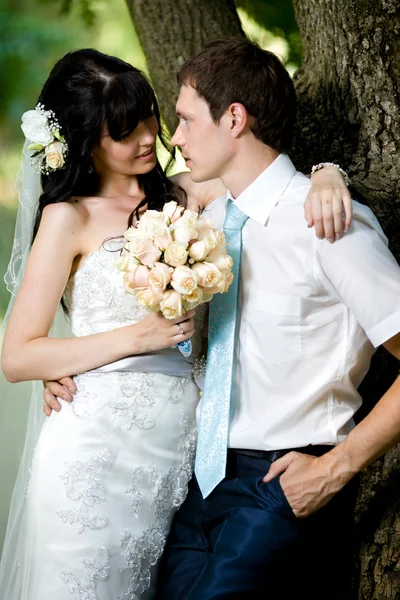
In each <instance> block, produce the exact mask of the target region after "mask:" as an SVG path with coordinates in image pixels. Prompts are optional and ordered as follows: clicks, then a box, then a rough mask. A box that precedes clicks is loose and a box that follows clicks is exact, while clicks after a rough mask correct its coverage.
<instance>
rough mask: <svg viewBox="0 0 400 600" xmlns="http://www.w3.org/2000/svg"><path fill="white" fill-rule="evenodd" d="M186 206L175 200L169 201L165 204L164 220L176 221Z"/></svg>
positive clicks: (168, 221)
mask: <svg viewBox="0 0 400 600" xmlns="http://www.w3.org/2000/svg"><path fill="white" fill-rule="evenodd" d="M184 210H185V209H184V207H183V206H180V205H179V204H178V203H177V202H175V200H171V202H167V203H166V204H164V206H163V213H164V220H165V222H167V223H175V222H176V221H177V220H178V219H180V217H181V216H182V213H183V211H184Z"/></svg>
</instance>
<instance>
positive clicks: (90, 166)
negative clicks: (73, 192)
mask: <svg viewBox="0 0 400 600" xmlns="http://www.w3.org/2000/svg"><path fill="white" fill-rule="evenodd" d="M87 171H88V173H89V175H91V174H92V173H93V165H91V164H90V165H89V166H88V170H87Z"/></svg>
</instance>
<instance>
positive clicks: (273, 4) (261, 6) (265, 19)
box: [235, 0, 302, 68]
mask: <svg viewBox="0 0 400 600" xmlns="http://www.w3.org/2000/svg"><path fill="white" fill-rule="evenodd" d="M235 4H236V6H237V8H242V9H243V10H245V11H246V13H247V14H248V15H249V16H250V17H252V18H253V19H254V20H255V21H256V22H257V23H258V24H259V25H262V26H263V27H264V28H265V29H267V30H268V31H271V32H272V33H273V34H274V35H275V36H279V37H282V38H285V39H286V40H287V42H288V44H289V55H288V62H290V63H292V64H293V65H295V66H296V67H297V68H298V67H300V65H301V58H302V46H301V39H300V33H299V30H298V27H297V23H296V19H295V17H294V10H293V4H292V0H235Z"/></svg>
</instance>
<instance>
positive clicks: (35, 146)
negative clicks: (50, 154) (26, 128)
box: [27, 142, 43, 152]
mask: <svg viewBox="0 0 400 600" xmlns="http://www.w3.org/2000/svg"><path fill="white" fill-rule="evenodd" d="M27 150H38V151H39V152H40V151H41V150H43V146H42V144H38V143H37V142H35V143H33V144H29V146H27Z"/></svg>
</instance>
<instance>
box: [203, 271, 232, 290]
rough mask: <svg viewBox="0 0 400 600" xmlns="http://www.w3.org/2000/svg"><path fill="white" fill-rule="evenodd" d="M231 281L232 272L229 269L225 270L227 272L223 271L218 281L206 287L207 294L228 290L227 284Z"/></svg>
mask: <svg viewBox="0 0 400 600" xmlns="http://www.w3.org/2000/svg"><path fill="white" fill-rule="evenodd" d="M232 281H233V273H232V272H231V271H230V272H227V273H223V274H222V277H221V279H220V281H219V282H218V283H217V284H216V285H214V286H213V287H209V288H207V292H208V293H209V294H223V293H224V292H227V291H228V289H229V286H230V285H231V283H232Z"/></svg>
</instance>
